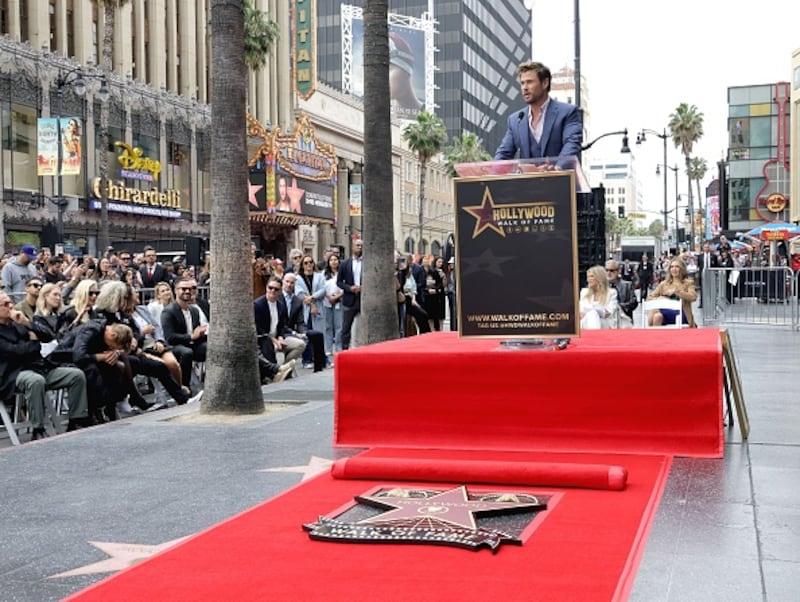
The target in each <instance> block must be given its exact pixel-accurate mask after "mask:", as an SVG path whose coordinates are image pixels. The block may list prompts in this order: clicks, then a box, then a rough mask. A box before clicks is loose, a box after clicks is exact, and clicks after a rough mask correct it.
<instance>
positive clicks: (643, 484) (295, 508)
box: [69, 449, 671, 602]
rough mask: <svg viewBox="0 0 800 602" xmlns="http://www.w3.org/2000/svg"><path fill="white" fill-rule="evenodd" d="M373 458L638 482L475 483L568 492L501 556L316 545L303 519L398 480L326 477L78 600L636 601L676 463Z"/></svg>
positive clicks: (656, 459) (490, 455)
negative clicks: (576, 471)
mask: <svg viewBox="0 0 800 602" xmlns="http://www.w3.org/2000/svg"><path fill="white" fill-rule="evenodd" d="M365 455H366V456H367V457H370V458H382V459H384V460H386V459H393V460H395V461H396V462H397V464H398V465H404V464H413V463H414V461H415V460H420V459H421V460H430V459H431V458H439V459H441V460H444V461H447V462H458V461H468V462H481V463H484V464H485V465H486V464H489V465H491V463H493V462H497V463H498V464H499V465H501V466H505V465H507V464H508V463H525V462H534V463H537V464H548V465H564V464H576V465H589V466H596V465H609V466H621V467H623V468H624V469H625V471H626V474H627V486H626V488H625V490H624V491H609V490H602V489H567V488H563V489H555V488H550V487H534V486H473V487H476V488H479V489H482V490H484V491H497V490H505V491H529V492H532V493H539V494H546V493H557V492H560V494H561V495H560V499H559V500H558V502H557V503H556V504H555V505H554V506H553V507H552V509H549V510H547V511H546V512H545V513H544V514H542V515H540V518H542V517H543V519H542V520H541V522H539V524H538V527H537V528H536V530H535V532H534V533H533V534H532V535H531V537H530V538H529V539H528V540H527V541H526V542H525V543H524V545H522V546H503V547H501V549H500V550H499V551H498V553H497V554H491V553H490V552H488V551H486V550H483V551H479V552H473V551H467V550H462V549H456V548H449V547H441V546H428V545H410V544H374V543H373V544H369V543H367V544H362V543H352V544H337V543H328V542H320V541H312V540H310V539H309V537H308V535H307V534H306V533H305V532H304V531H303V530H302V529H301V525H302V524H303V523H307V522H313V521H315V520H316V519H317V516H318V515H319V514H326V513H330V512H333V511H335V510H336V509H338V508H340V507H341V506H342V505H343V504H346V503H348V502H349V501H350V500H352V498H353V496H355V495H358V494H362V493H364V492H366V491H367V490H369V489H371V488H372V487H374V486H378V485H387V484H391V483H390V482H389V483H387V481H386V480H381V479H373V480H341V479H334V478H333V477H332V476H331V475H330V474H325V475H321V476H319V477H317V478H316V479H312V480H311V481H307V482H305V483H303V484H301V485H299V486H298V487H296V488H294V489H292V490H290V491H288V492H286V493H284V494H283V495H280V496H278V497H276V498H274V499H272V500H270V501H268V502H265V503H264V504H261V505H259V506H256V507H255V508H252V509H251V510H248V511H247V512H244V513H243V514H241V515H239V516H236V517H233V518H232V519H230V520H228V521H226V522H224V523H221V524H219V525H216V526H214V527H213V528H211V529H209V530H208V531H206V532H204V533H201V534H200V535H198V536H196V537H194V538H192V539H190V540H189V541H186V542H184V543H182V544H179V545H178V546H176V547H175V548H173V549H171V550H168V551H166V552H164V553H162V554H160V555H159V556H156V557H154V558H151V559H149V560H146V561H143V562H142V563H140V564H137V565H136V566H134V567H133V568H131V569H128V570H127V571H125V572H123V573H120V574H119V575H117V576H114V577H112V578H110V579H107V580H105V581H103V582H100V583H98V584H96V585H94V586H92V587H90V588H89V589H87V590H84V591H83V592H80V593H78V594H76V595H75V596H73V597H71V598H69V599H70V600H80V601H81V602H85V601H86V602H88V601H91V600H102V601H106V600H115V601H118V602H120V601H125V600H137V601H138V600H152V599H158V600H195V601H203V600H292V601H315V602H316V601H318V600H325V601H327V602H338V601H351V600H385V601H393V600H398V601H399V600H403V601H405V600H415V601H427V600H431V601H433V600H435V601H439V600H460V601H464V602H468V601H472V600H476V601H477V600H494V599H497V600H556V601H558V600H581V601H593V600H598V601H604V602H605V601H608V600H624V599H625V598H626V597H627V594H628V593H629V591H630V588H631V586H632V583H633V577H634V575H635V571H636V566H637V565H638V561H639V558H640V556H641V554H642V551H643V544H644V541H645V539H646V534H647V530H648V528H649V524H650V521H651V519H652V516H653V514H654V512H655V509H656V507H657V505H658V499H659V498H660V496H661V493H662V491H663V486H664V482H665V480H666V476H667V474H668V471H669V466H670V462H671V459H670V458H669V457H666V456H651V455H646V454H636V455H627V456H626V455H615V454H567V453H550V454H548V453H535V452H516V453H512V452H501V451H463V450H462V451H455V450H451V451H443V450H399V449H391V450H386V449H383V450H379V449H375V450H370V451H369V452H367V453H366V454H365ZM489 478H490V479H491V477H489ZM442 484H443V485H446V483H442ZM412 485H414V483H411V482H404V483H402V486H403V487H408V486H412ZM419 485H420V486H424V487H429V486H430V485H431V484H430V483H429V482H425V483H419ZM537 520H538V519H537Z"/></svg>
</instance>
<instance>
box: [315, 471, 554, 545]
mask: <svg viewBox="0 0 800 602" xmlns="http://www.w3.org/2000/svg"><path fill="white" fill-rule="evenodd" d="M562 496H563V493H560V492H554V491H537V492H536V493H534V492H529V491H502V490H496V489H486V488H483V487H480V488H476V487H467V486H465V485H450V486H438V487H437V486H433V487H426V488H422V487H408V488H406V487H397V486H378V487H374V488H372V489H371V490H369V491H367V492H365V493H363V494H362V495H357V496H355V499H354V500H353V502H350V503H347V504H345V505H344V506H342V507H340V508H338V509H337V510H335V511H333V512H331V513H329V514H328V515H325V516H319V517H318V519H317V521H316V522H314V523H306V524H304V525H303V529H304V530H305V531H307V532H308V536H309V537H310V538H311V539H313V540H316V541H326V542H333V543H385V544H398V543H406V544H407V543H413V544H427V545H443V546H453V547H460V548H465V549H468V550H473V551H477V550H480V549H482V548H488V549H490V550H491V551H492V552H497V551H498V549H499V548H500V546H501V545H503V544H515V545H523V543H524V542H525V541H526V540H527V539H528V538H529V537H530V536H531V534H532V533H533V531H534V530H535V529H536V527H537V526H538V525H539V524H540V523H541V521H542V520H544V518H545V516H546V515H547V511H550V510H552V509H553V508H554V506H555V505H556V504H557V503H558V501H559V500H560V499H561V497H562Z"/></svg>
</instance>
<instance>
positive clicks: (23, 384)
mask: <svg viewBox="0 0 800 602" xmlns="http://www.w3.org/2000/svg"><path fill="white" fill-rule="evenodd" d="M30 326H31V323H30V320H28V318H26V317H25V316H24V315H23V314H22V313H21V312H19V311H17V310H15V309H13V303H12V302H11V299H10V298H9V296H8V295H6V294H5V293H0V375H1V376H0V399H9V398H11V397H13V395H14V393H15V392H20V393H22V395H23V397H24V399H25V405H26V406H27V408H28V417H29V419H30V422H31V425H32V426H33V433H32V436H31V440H32V441H35V440H36V439H41V438H42V437H45V436H46V435H45V430H44V424H45V422H44V421H45V405H44V404H45V403H47V401H46V399H45V392H46V391H49V390H52V389H67V391H68V395H69V425H68V427H67V430H70V431H71V430H75V429H76V428H80V427H83V426H88V424H89V423H88V401H87V398H86V377H85V376H84V374H83V371H82V370H81V369H80V368H68V367H64V366H59V367H56V366H55V365H53V364H52V363H50V362H48V361H47V360H45V359H44V358H43V357H42V355H41V345H40V343H39V340H38V339H37V337H36V334H35V333H34V332H33V331H32V330H31V329H30Z"/></svg>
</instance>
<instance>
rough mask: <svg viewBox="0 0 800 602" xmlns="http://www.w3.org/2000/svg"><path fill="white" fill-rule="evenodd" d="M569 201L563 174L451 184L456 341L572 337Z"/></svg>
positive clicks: (574, 284)
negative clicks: (467, 339) (453, 186)
mask: <svg viewBox="0 0 800 602" xmlns="http://www.w3.org/2000/svg"><path fill="white" fill-rule="evenodd" d="M495 163H507V162H487V163H486V165H489V166H491V165H494V164H495ZM575 195H576V175H575V172H574V171H569V170H567V171H539V172H536V173H502V174H500V175H493V174H492V172H491V170H489V171H488V172H487V173H481V174H480V175H471V176H469V177H460V178H456V180H455V205H456V249H457V252H456V266H455V267H456V274H457V282H458V285H457V287H456V291H457V307H458V313H459V318H458V328H459V334H460V335H461V336H463V337H502V338H508V339H516V338H538V337H569V336H576V335H578V334H579V326H580V313H579V310H578V277H577V264H578V247H577V222H576V217H577V213H576V199H575Z"/></svg>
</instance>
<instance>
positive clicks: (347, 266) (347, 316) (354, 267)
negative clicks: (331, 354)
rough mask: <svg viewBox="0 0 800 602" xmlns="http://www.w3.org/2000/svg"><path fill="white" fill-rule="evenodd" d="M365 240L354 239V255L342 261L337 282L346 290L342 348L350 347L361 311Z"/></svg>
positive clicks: (343, 300) (343, 299) (343, 304)
mask: <svg viewBox="0 0 800 602" xmlns="http://www.w3.org/2000/svg"><path fill="white" fill-rule="evenodd" d="M363 251H364V241H363V240H360V239H359V240H354V241H353V247H352V255H351V256H350V257H348V258H347V259H345V260H344V261H343V262H342V265H341V266H340V267H339V276H338V278H337V282H336V284H337V285H338V286H339V288H340V289H342V290H343V291H344V295H343V296H342V349H350V337H351V332H352V330H353V321H354V320H355V319H356V316H357V315H358V314H360V313H361V266H362V264H363V257H362V255H363Z"/></svg>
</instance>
